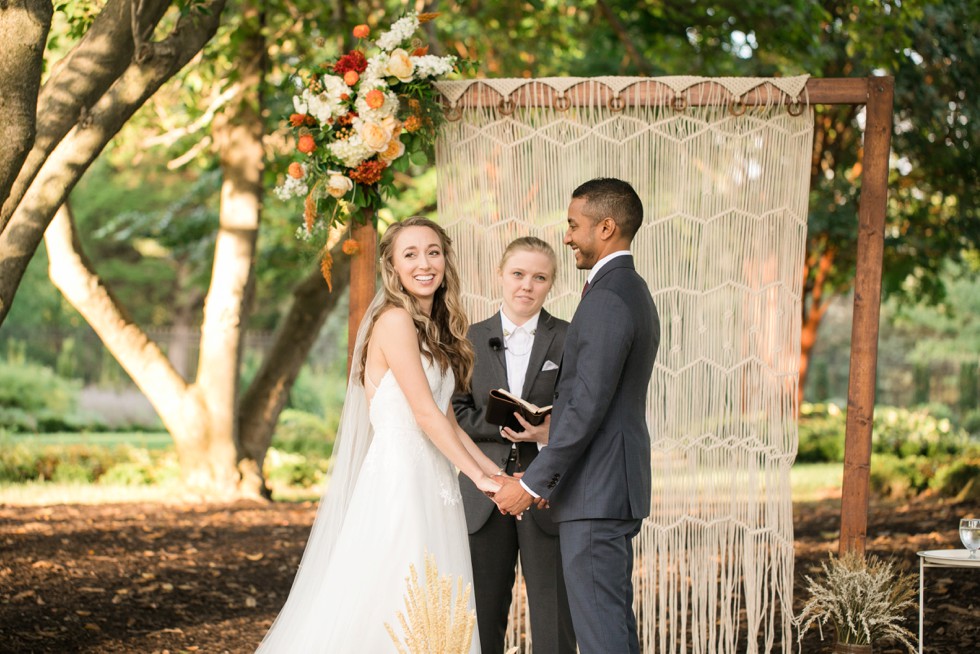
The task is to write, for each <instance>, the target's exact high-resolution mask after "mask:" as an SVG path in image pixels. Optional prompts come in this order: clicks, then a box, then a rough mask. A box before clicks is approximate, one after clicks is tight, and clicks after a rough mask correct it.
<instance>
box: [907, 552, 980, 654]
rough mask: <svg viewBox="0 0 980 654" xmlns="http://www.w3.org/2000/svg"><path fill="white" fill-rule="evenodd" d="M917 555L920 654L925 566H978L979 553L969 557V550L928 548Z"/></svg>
mask: <svg viewBox="0 0 980 654" xmlns="http://www.w3.org/2000/svg"><path fill="white" fill-rule="evenodd" d="M917 554H918V555H919V654H922V622H923V620H922V618H923V611H924V608H925V601H924V600H925V598H924V594H925V577H926V568H980V554H978V555H977V558H975V559H971V558H970V551H969V550H928V551H926V552H917Z"/></svg>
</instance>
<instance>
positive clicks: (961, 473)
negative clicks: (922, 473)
mask: <svg viewBox="0 0 980 654" xmlns="http://www.w3.org/2000/svg"><path fill="white" fill-rule="evenodd" d="M929 488H931V489H932V490H934V491H936V492H937V493H938V494H939V495H940V496H941V497H959V496H960V495H961V494H962V495H963V497H962V498H960V499H962V500H974V501H976V500H980V457H974V458H972V459H959V460H956V461H952V462H951V463H948V464H946V465H943V466H940V468H939V469H938V470H937V471H936V475H935V476H934V477H933V478H932V479H931V480H930V481H929Z"/></svg>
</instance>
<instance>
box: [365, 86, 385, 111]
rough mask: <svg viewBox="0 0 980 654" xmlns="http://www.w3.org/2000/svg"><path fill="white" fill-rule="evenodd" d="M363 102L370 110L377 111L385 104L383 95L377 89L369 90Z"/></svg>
mask: <svg viewBox="0 0 980 654" xmlns="http://www.w3.org/2000/svg"><path fill="white" fill-rule="evenodd" d="M364 101H365V102H367V106H369V107H371V108H372V109H378V108H380V107H381V106H382V105H383V104H384V103H385V94H384V92H382V91H381V90H379V89H371V90H370V91H368V92H367V95H365V96H364Z"/></svg>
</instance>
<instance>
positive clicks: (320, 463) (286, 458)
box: [264, 447, 328, 488]
mask: <svg viewBox="0 0 980 654" xmlns="http://www.w3.org/2000/svg"><path fill="white" fill-rule="evenodd" d="M327 464H328V461H327V459H325V458H316V459H314V458H310V457H308V456H306V455H304V454H299V453H296V452H285V451H282V450H278V449H276V448H274V447H270V448H269V451H268V452H266V456H265V466H264V468H265V477H266V479H267V480H268V481H269V482H273V483H280V484H285V485H288V486H300V487H302V488H309V487H310V486H313V485H314V484H319V483H320V482H321V481H323V478H324V474H325V473H326V471H327Z"/></svg>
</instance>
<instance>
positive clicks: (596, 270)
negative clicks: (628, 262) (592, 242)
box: [585, 250, 632, 284]
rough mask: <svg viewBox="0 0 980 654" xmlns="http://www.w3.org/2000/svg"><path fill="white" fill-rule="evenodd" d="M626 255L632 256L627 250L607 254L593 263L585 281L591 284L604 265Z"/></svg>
mask: <svg viewBox="0 0 980 654" xmlns="http://www.w3.org/2000/svg"><path fill="white" fill-rule="evenodd" d="M628 254H632V253H631V252H630V251H629V250H616V251H615V252H613V253H612V254H607V255H606V256H604V257H602V258H601V259H599V260H598V261H596V262H595V265H594V266H592V270H590V271H589V276H588V277H587V278H586V280H585V281H587V282H588V283H590V284H591V283H592V280H593V279H595V276H596V275H597V274H598V273H599V269H600V268H602V267H603V266H604V265H606V264H607V263H609V262H610V261H612V260H613V259H615V258H616V257H625V256H626V255H628Z"/></svg>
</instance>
